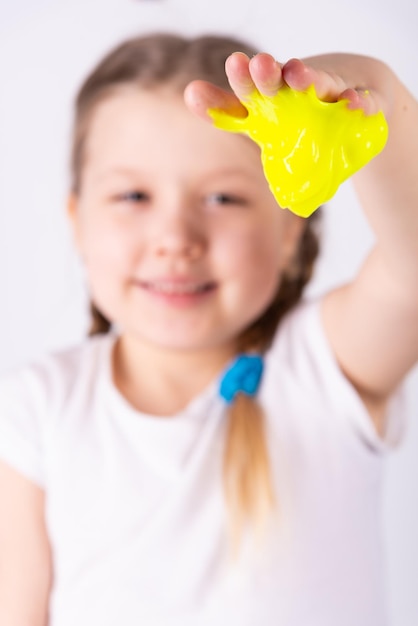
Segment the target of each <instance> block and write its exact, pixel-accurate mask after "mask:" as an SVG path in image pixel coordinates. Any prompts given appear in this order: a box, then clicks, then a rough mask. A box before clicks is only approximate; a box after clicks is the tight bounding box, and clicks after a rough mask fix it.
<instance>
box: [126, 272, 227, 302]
mask: <svg viewBox="0 0 418 626" xmlns="http://www.w3.org/2000/svg"><path fill="white" fill-rule="evenodd" d="M136 284H137V285H138V286H139V287H140V288H141V289H142V290H144V291H146V292H147V293H148V294H150V295H151V296H153V297H155V298H157V299H159V300H160V301H163V302H166V303H167V304H172V305H176V306H188V305H192V304H197V303H199V302H201V301H202V300H204V299H206V298H207V297H208V295H210V294H211V293H213V291H214V290H215V289H216V285H215V283H214V282H211V281H206V282H205V281H194V280H190V279H183V278H159V279H154V280H139V281H136Z"/></svg>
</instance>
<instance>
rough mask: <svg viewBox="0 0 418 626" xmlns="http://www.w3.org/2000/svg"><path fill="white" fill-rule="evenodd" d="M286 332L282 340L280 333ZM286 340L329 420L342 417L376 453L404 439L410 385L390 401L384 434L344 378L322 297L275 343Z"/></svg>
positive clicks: (293, 318)
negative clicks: (328, 333)
mask: <svg viewBox="0 0 418 626" xmlns="http://www.w3.org/2000/svg"><path fill="white" fill-rule="evenodd" d="M281 334H283V335H285V337H282V339H281V340H280V335H281ZM280 341H281V342H282V343H287V347H286V351H287V352H288V354H289V355H290V357H289V358H290V359H293V361H294V363H293V367H294V368H295V369H296V370H297V371H298V376H300V378H301V379H304V380H305V381H306V384H307V385H308V386H310V388H311V390H312V393H313V397H317V398H319V397H320V402H321V406H323V408H324V411H325V412H326V413H327V415H328V416H329V419H332V420H335V419H339V420H342V424H341V426H342V427H346V426H347V425H348V426H349V427H350V428H351V429H354V430H355V431H356V434H357V436H358V437H359V438H360V439H361V440H362V441H363V443H364V444H365V445H367V447H368V448H369V449H371V450H373V451H375V452H381V453H384V452H387V451H390V450H392V449H394V448H397V447H398V446H399V445H400V443H401V442H402V441H403V438H404V435H405V432H406V427H407V413H408V388H407V384H406V382H405V383H403V384H401V385H400V386H399V388H398V389H397V391H396V392H395V393H394V394H393V395H392V397H391V398H390V400H389V402H388V407H387V410H386V415H385V428H384V434H383V436H380V435H379V434H378V432H377V431H376V428H375V426H374V424H373V421H372V419H371V417H370V414H369V413H368V411H367V409H366V406H365V405H364V403H363V401H362V399H361V397H360V395H359V394H358V392H357V390H356V389H355V387H354V386H353V385H352V384H351V383H350V381H349V380H348V379H347V378H346V377H345V375H344V374H343V372H342V370H341V368H340V367H339V364H338V362H337V359H336V356H335V354H334V352H333V350H332V347H331V344H330V342H329V341H328V338H327V336H326V333H325V329H324V325H323V321H322V315H321V300H320V299H315V300H312V301H309V302H304V303H303V304H301V305H300V306H299V307H298V308H297V309H296V310H295V311H294V312H293V313H291V314H290V315H289V316H288V318H287V319H285V320H284V321H283V328H282V329H281V330H280V331H279V332H278V336H277V337H276V340H275V342H276V343H280Z"/></svg>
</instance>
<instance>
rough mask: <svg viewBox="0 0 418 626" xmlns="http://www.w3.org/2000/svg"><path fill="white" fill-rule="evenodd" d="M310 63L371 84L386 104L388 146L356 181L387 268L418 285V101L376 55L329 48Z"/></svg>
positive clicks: (354, 82) (357, 84) (355, 83)
mask: <svg viewBox="0 0 418 626" xmlns="http://www.w3.org/2000/svg"><path fill="white" fill-rule="evenodd" d="M306 63H309V64H310V65H311V66H313V67H315V68H318V69H319V68H320V69H322V70H326V71H328V72H330V73H335V74H337V75H338V76H340V77H341V78H342V79H343V81H344V83H345V84H346V85H347V86H348V87H352V88H361V89H369V90H370V91H371V94H372V95H371V97H372V98H374V99H375V101H376V103H377V107H378V108H380V109H382V110H383V113H384V114H385V116H386V119H387V121H388V125H389V138H388V142H387V144H386V147H385V148H384V150H383V152H381V153H380V154H379V155H378V156H377V157H375V158H374V159H373V160H372V161H371V162H370V163H369V164H368V165H367V166H365V167H364V168H363V169H361V170H360V171H359V172H358V173H357V174H356V175H355V176H354V177H353V184H354V187H355V190H356V193H357V195H358V197H359V200H360V203H361V205H362V207H363V209H364V211H365V214H366V216H367V219H368V221H369V223H370V225H371V227H372V229H373V231H374V232H375V234H376V238H377V250H376V252H378V254H379V255H380V256H381V259H382V263H383V264H384V265H385V268H386V270H387V271H389V272H390V273H393V276H394V277H395V278H396V279H400V278H402V280H403V281H405V284H406V286H407V287H409V286H411V285H418V245H417V241H418V102H417V101H416V100H415V98H414V97H413V96H412V94H411V93H410V92H409V91H408V89H407V88H406V87H405V86H404V85H403V84H402V83H401V81H400V80H399V79H398V78H397V76H396V75H395V74H394V73H393V71H392V70H391V69H390V68H389V67H388V66H387V65H385V64H384V63H382V62H380V61H378V60H376V59H372V58H369V57H362V56H358V55H346V54H330V55H321V56H318V57H311V58H310V59H306Z"/></svg>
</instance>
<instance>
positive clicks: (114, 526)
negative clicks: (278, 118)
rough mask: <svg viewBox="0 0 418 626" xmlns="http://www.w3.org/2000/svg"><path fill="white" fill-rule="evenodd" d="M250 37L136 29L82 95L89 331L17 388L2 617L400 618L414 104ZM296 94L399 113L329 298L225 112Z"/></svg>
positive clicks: (10, 419)
mask: <svg viewBox="0 0 418 626" xmlns="http://www.w3.org/2000/svg"><path fill="white" fill-rule="evenodd" d="M237 51H240V52H237ZM254 53H255V51H254V50H253V49H251V48H250V47H249V46H247V45H245V44H243V43H242V42H240V41H236V40H233V39H227V38H221V37H210V36H203V37H198V38H196V39H184V38H181V37H176V36H171V35H153V36H147V37H142V38H137V39H133V40H131V41H128V42H126V43H124V44H122V45H121V46H120V47H118V48H117V49H116V50H113V51H112V52H111V53H110V54H109V55H108V56H107V57H106V58H105V59H104V60H103V61H102V62H101V63H100V64H99V65H98V67H97V68H95V70H94V71H93V72H92V74H91V75H90V76H89V77H88V78H87V80H86V81H85V83H84V85H83V86H82V88H81V90H80V92H79V95H78V98H77V103H76V115H75V127H74V142H73V151H72V186H71V193H70V197H69V202H68V213H69V217H70V220H71V224H72V227H73V231H74V237H75V242H76V245H77V248H78V250H79V253H80V256H81V259H82V261H83V264H84V267H85V272H86V277H87V280H88V284H89V289H90V290H91V302H92V307H91V310H92V327H91V332H90V335H91V337H90V338H89V339H88V341H86V342H84V343H83V344H82V345H80V346H77V347H74V348H72V349H69V350H66V351H63V352H60V353H58V354H52V355H48V356H46V357H45V358H43V359H40V360H39V361H38V362H35V363H33V364H30V365H28V366H27V367H25V368H23V369H22V370H20V371H18V372H15V373H11V374H10V375H8V376H7V377H4V378H3V380H2V382H1V385H0V455H1V458H2V462H1V466H0V467H1V471H0V498H1V511H2V513H1V518H0V553H1V566H0V622H1V624H2V626H20V625H25V626H28V625H30V626H45V625H46V624H48V625H49V626H74V625H75V624H77V626H93V625H94V626H99V625H100V626H115V625H116V624H123V626H131V625H132V626H133V625H134V624H135V625H137V624H146V625H147V626H154V625H155V626H157V625H158V626H160V625H170V626H172V625H173V624H179V625H180V624H181V625H182V626H186V625H188V624H190V625H193V626H196V625H198V626H200V625H208V626H214V625H215V624H216V625H217V626H218V625H220V624H222V625H223V624H225V625H226V624H239V625H240V626H245V625H251V626H252V625H254V624H258V623H262V624H264V625H265V626H273V625H274V626H276V625H277V624H280V625H282V626H307V625H309V626H335V625H336V624H338V625H339V626H353V625H354V624H355V625H356V626H383V625H384V624H386V610H385V587H384V571H383V567H382V566H383V563H382V546H381V537H380V526H379V506H380V500H379V496H380V488H381V485H380V481H381V473H382V461H383V458H384V453H385V452H386V451H388V450H389V449H390V448H391V447H393V446H394V445H396V443H397V442H398V441H399V437H400V430H401V429H400V420H401V415H400V414H399V412H398V411H396V410H395V405H394V403H395V399H396V398H397V397H398V394H397V393H396V394H395V391H396V390H397V388H398V387H399V385H400V383H401V380H402V379H403V378H404V376H405V374H406V373H407V371H408V370H409V369H410V368H411V367H412V366H413V364H414V363H415V362H416V360H417V355H418V323H417V320H418V298H417V288H416V285H417V277H418V258H417V257H418V250H417V246H416V238H417V233H418V210H417V204H418V182H417V180H418V177H417V176H416V171H415V170H416V166H415V164H416V162H417V160H418V104H417V102H415V100H414V99H413V98H412V96H411V95H410V94H409V92H408V91H407V89H406V88H405V87H404V86H403V85H402V84H401V83H400V81H399V80H398V79H397V78H396V76H395V75H394V74H393V72H392V71H391V70H390V69H389V68H388V67H387V66H386V65H384V64H383V63H381V62H379V61H377V60H374V59H371V58H367V57H360V56H355V55H349V54H332V55H321V56H318V57H313V58H310V59H308V60H305V61H304V62H302V61H300V60H290V61H288V62H287V63H285V64H284V65H281V64H280V63H278V62H276V61H275V60H274V59H273V58H272V57H271V56H270V55H268V54H256V55H255V56H254ZM250 57H252V58H251V60H249V59H250ZM225 60H226V73H227V76H228V81H229V85H230V87H231V88H232V91H231V89H230V88H229V85H228V82H227V80H226V78H225V73H224V63H225ZM196 79H199V80H196ZM204 81H207V82H204ZM286 84H287V85H290V86H291V87H293V88H294V89H296V90H305V89H306V88H307V87H308V86H309V85H311V84H314V85H315V88H316V91H317V93H318V96H319V97H320V98H321V99H322V100H324V101H337V100H339V99H341V98H347V99H348V100H349V102H350V105H349V106H350V107H351V108H353V109H355V108H362V109H363V110H364V111H365V112H366V114H372V113H375V112H376V111H378V110H379V109H382V110H383V112H384V113H385V115H386V118H387V120H388V122H389V128H390V136H389V141H388V144H387V146H386V148H385V150H384V151H383V153H382V154H381V155H379V156H378V157H376V158H375V159H374V160H373V161H372V162H371V163H370V164H369V165H368V166H367V167H365V168H364V169H363V170H362V171H361V172H359V173H358V174H357V175H356V177H355V185H356V189H357V192H358V195H359V198H360V201H361V203H362V205H363V207H364V210H365V211H366V212H367V216H368V218H369V220H370V223H371V225H372V226H373V228H374V230H375V233H376V245H375V247H374V249H373V251H372V252H371V254H370V256H369V257H368V258H367V260H366V262H365V263H364V266H363V267H362V269H361V271H360V272H359V275H358V276H357V277H356V279H355V280H354V281H353V282H352V283H351V284H349V285H344V286H342V287H341V288H340V289H338V290H336V291H333V292H332V293H328V294H327V295H326V296H324V297H323V298H321V299H319V300H315V301H310V302H309V301H305V300H304V301H302V300H301V296H302V292H303V288H304V286H305V284H306V283H307V281H308V280H309V278H310V276H311V273H312V266H313V263H314V260H315V257H316V255H317V251H318V245H317V232H316V230H317V229H316V222H317V221H318V215H319V214H318V212H316V213H314V214H313V216H312V217H311V218H309V219H307V220H304V219H302V218H299V217H297V216H295V215H294V214H292V213H290V212H289V211H286V210H282V209H281V208H280V207H278V206H277V204H276V202H275V200H274V198H273V196H272V194H271V192H270V190H269V188H268V185H267V182H266V180H265V178H264V174H263V171H262V167H261V163H260V155H259V150H258V148H257V146H256V145H255V144H254V143H252V142H251V141H250V140H249V139H248V138H246V137H244V136H240V135H233V134H230V133H226V132H223V131H221V130H218V129H216V128H213V126H212V124H211V123H210V122H211V120H210V117H209V116H208V115H207V109H208V108H211V107H212V108H213V107H215V108H220V109H224V110H225V111H227V112H228V113H230V114H232V115H236V116H244V115H245V114H246V109H245V106H244V104H245V99H246V97H247V96H248V95H249V93H251V92H252V91H253V90H254V89H258V90H259V91H260V92H261V93H263V94H265V95H267V96H269V95H274V94H275V93H276V92H277V90H279V89H281V88H282V86H283V85H286ZM365 89H367V90H368V91H369V93H368V94H365V93H364V90H365ZM184 90H185V92H184ZM183 93H184V95H185V101H186V105H187V106H186V105H185V103H184V99H183ZM241 101H243V102H244V104H242V102H241ZM194 114H196V115H194ZM231 557H232V558H231Z"/></svg>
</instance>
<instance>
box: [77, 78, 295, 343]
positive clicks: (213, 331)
mask: <svg viewBox="0 0 418 626" xmlns="http://www.w3.org/2000/svg"><path fill="white" fill-rule="evenodd" d="M69 207H70V216H71V218H72V221H73V225H74V230H75V235H76V241H77V245H78V248H79V251H80V253H81V256H82V259H83V262H84V265H85V268H86V272H87V278H88V281H89V286H90V289H91V295H92V298H93V300H94V301H95V303H96V305H97V306H98V308H99V309H100V310H101V311H102V312H103V313H104V314H105V315H106V316H107V317H108V318H109V319H110V320H111V321H113V322H115V323H116V324H117V325H118V326H119V327H120V329H121V330H122V331H123V332H125V333H127V334H128V335H132V336H135V338H136V340H138V339H139V340H142V341H146V342H147V343H148V344H150V343H151V344H153V345H157V346H158V347H160V348H161V347H164V348H172V349H173V348H174V349H178V348H180V349H207V348H213V347H217V346H221V345H222V346H225V344H226V343H228V342H232V341H233V339H234V338H235V337H236V336H237V334H239V333H240V332H241V331H242V330H244V329H245V328H246V327H247V326H248V325H249V324H250V323H251V322H253V321H254V320H255V319H256V318H258V317H259V316H260V314H261V313H262V312H263V311H264V310H265V309H266V308H267V307H268V305H269V303H270V302H271V300H272V299H273V297H274V295H275V293H276V291H277V288H278V284H279V281H280V277H281V274H282V272H283V269H284V268H285V267H286V265H287V264H288V262H289V260H290V259H291V257H292V255H293V253H294V252H295V249H296V246H297V242H298V237H299V235H300V233H301V230H302V228H303V226H302V220H301V219H300V218H297V217H296V216H294V215H293V214H291V213H290V212H289V211H283V210H281V209H280V208H279V207H278V206H277V204H276V202H275V200H274V198H273V196H272V194H271V192H270V191H269V189H268V186H267V183H266V181H265V178H264V174H263V171H262V167H261V163H260V155H259V150H258V148H257V147H256V145H255V144H253V143H252V142H251V141H250V140H248V139H247V138H245V137H243V136H238V135H231V134H230V133H225V132H223V131H220V130H217V129H215V128H213V127H212V126H211V125H210V124H207V123H205V122H204V121H202V120H200V119H197V118H195V117H194V116H193V115H192V114H191V113H190V112H189V111H188V110H187V108H186V107H185V105H184V103H183V100H182V98H181V97H180V96H179V95H178V94H176V93H173V92H171V91H168V90H165V91H162V90H160V91H144V90H134V89H126V90H125V91H120V92H119V93H117V94H116V95H113V96H111V97H109V98H108V99H106V100H105V101H103V102H102V103H101V104H100V105H99V106H98V108H97V110H96V113H95V116H94V119H93V121H92V124H91V127H90V131H89V136H88V140H87V146H86V159H85V166H84V170H83V175H82V188H81V191H80V194H79V195H78V196H77V197H76V198H72V199H71V201H70V204H69Z"/></svg>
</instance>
